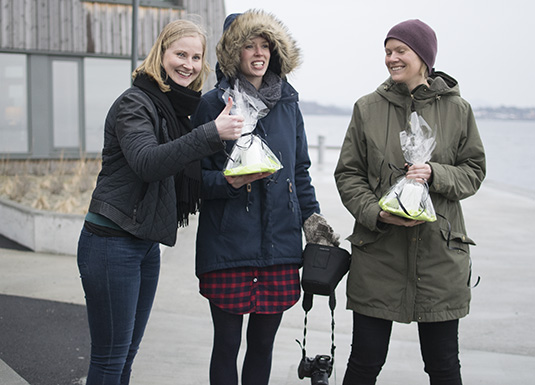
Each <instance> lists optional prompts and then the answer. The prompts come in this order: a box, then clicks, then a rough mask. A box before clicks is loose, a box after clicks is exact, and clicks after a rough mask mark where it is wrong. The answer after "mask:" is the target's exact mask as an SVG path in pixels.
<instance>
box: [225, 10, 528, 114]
mask: <svg viewBox="0 0 535 385" xmlns="http://www.w3.org/2000/svg"><path fill="white" fill-rule="evenodd" d="M225 4H226V11H227V14H229V13H235V12H244V11H246V10H248V9H252V8H257V9H263V10H266V11H269V12H271V13H273V14H275V15H276V16H277V18H279V19H280V20H281V21H282V22H283V23H284V24H286V26H287V27H288V28H289V30H290V32H291V34H292V35H293V37H294V38H295V39H296V40H297V42H298V44H299V46H300V47H301V50H302V53H303V64H302V66H301V67H299V68H298V69H297V70H296V71H295V73H293V74H291V75H290V77H289V81H290V83H291V84H292V85H293V86H294V87H295V88H296V89H297V91H298V92H299V93H300V98H301V100H305V101H316V102H319V103H321V104H325V105H336V106H340V107H351V106H352V105H353V103H354V102H355V100H356V99H357V98H358V97H360V96H362V95H364V94H367V93H370V92H372V91H373V90H375V89H376V88H377V86H378V85H379V84H380V83H382V81H383V80H385V79H386V78H387V77H388V71H387V69H386V67H385V65H384V46H383V42H384V38H385V36H386V33H387V32H388V30H389V29H390V28H391V27H392V26H393V25H395V24H397V23H398V22H400V21H404V20H407V19H414V18H418V19H420V20H422V21H424V22H425V23H427V24H429V25H430V26H431V27H432V28H433V29H434V30H435V32H436V34H437V38H438V55H437V60H436V64H435V68H436V69H437V70H439V71H444V72H446V73H448V74H449V75H451V76H453V77H454V78H456V79H457V80H458V81H459V84H460V87H461V95H462V96H463V97H464V98H465V99H467V100H468V101H469V102H470V103H471V104H472V106H474V107H481V106H491V107H497V106H502V105H505V106H517V107H535V96H534V95H533V90H534V86H535V76H534V75H533V73H534V72H533V70H531V68H533V67H534V66H535V37H534V36H535V32H534V29H535V2H534V1H533V0H508V1H504V0H425V1H424V0H404V1H399V0H396V1H394V0H380V1H373V0H367V1H359V0H329V1H325V0H321V1H320V0H262V1H260V0H225Z"/></svg>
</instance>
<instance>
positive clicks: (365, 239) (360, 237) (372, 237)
mask: <svg viewBox="0 0 535 385" xmlns="http://www.w3.org/2000/svg"><path fill="white" fill-rule="evenodd" d="M383 234H384V233H381V232H377V231H371V230H370V229H368V228H366V227H364V226H362V225H360V224H357V225H356V227H355V231H353V234H351V235H350V236H349V237H347V240H348V241H349V242H351V244H352V245H353V246H356V247H364V246H366V245H369V244H371V243H374V242H376V241H377V240H378V239H380V238H381V237H382V236H383Z"/></svg>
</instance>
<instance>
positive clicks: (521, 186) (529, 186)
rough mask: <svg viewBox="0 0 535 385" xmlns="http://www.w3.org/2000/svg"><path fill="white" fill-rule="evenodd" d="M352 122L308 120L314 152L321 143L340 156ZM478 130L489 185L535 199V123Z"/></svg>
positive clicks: (489, 123)
mask: <svg viewBox="0 0 535 385" xmlns="http://www.w3.org/2000/svg"><path fill="white" fill-rule="evenodd" d="M350 119H351V117H350V116H349V115H348V116H343V115H306V116H304V120H305V129H306V132H307V137H308V143H309V146H310V147H311V148H314V147H316V146H318V144H319V142H320V140H321V141H323V145H324V146H326V147H327V148H330V149H329V150H328V151H329V152H333V151H335V152H337V153H338V152H339V147H340V146H341V145H342V142H343V140H344V136H345V133H346V130H347V126H348V125H349V121H350ZM477 126H478V129H479V134H480V135H481V140H482V141H483V145H484V147H485V154H486V161H487V177H486V182H491V183H495V184H499V185H503V186H504V188H509V189H513V190H518V191H519V192H521V193H523V194H528V195H530V196H532V197H534V198H535V155H534V150H533V149H534V147H535V121H534V120H527V121H526V120H488V119H480V120H478V121H477ZM320 137H321V139H320ZM336 156H337V154H336ZM313 161H317V160H316V159H313Z"/></svg>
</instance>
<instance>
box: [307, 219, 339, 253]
mask: <svg viewBox="0 0 535 385" xmlns="http://www.w3.org/2000/svg"><path fill="white" fill-rule="evenodd" d="M303 231H304V232H305V239H306V241H307V243H316V244H318V245H326V246H339V245H340V235H339V234H336V233H335V232H334V230H333V228H332V227H331V226H330V225H329V224H328V223H327V220H326V219H325V218H324V217H322V216H321V215H320V214H317V213H314V214H312V215H311V216H310V217H308V218H307V219H306V220H305V223H303Z"/></svg>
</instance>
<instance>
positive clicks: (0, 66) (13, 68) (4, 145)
mask: <svg viewBox="0 0 535 385" xmlns="http://www.w3.org/2000/svg"><path fill="white" fill-rule="evenodd" d="M0 84H1V89H2V91H1V92H0V153H17V152H19V153H20V152H28V104H27V84H26V55H18V54H3V53H2V54H0Z"/></svg>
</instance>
